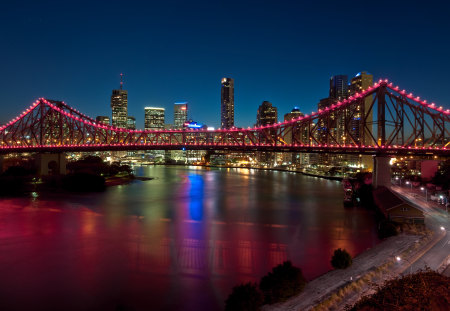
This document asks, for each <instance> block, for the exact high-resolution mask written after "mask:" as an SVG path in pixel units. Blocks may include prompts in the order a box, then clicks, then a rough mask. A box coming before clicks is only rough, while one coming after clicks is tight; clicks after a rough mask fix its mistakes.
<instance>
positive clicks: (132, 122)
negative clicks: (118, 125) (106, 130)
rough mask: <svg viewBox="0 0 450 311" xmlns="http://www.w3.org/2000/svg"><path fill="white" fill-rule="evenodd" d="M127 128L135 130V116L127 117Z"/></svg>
mask: <svg viewBox="0 0 450 311" xmlns="http://www.w3.org/2000/svg"><path fill="white" fill-rule="evenodd" d="M127 129H129V130H135V129H136V118H135V117H132V116H128V117H127Z"/></svg>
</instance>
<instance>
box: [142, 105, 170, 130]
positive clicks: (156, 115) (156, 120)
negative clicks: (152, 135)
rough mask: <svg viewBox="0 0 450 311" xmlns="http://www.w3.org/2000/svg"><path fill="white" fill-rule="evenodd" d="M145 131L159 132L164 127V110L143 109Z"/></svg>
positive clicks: (154, 108)
mask: <svg viewBox="0 0 450 311" xmlns="http://www.w3.org/2000/svg"><path fill="white" fill-rule="evenodd" d="M144 111H145V122H144V123H145V130H161V129H164V127H165V114H166V110H165V109H164V108H158V107H145V108H144Z"/></svg>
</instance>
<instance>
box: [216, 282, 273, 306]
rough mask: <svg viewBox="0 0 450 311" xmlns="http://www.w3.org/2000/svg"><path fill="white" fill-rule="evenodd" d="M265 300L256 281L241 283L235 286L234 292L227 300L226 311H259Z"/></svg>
mask: <svg viewBox="0 0 450 311" xmlns="http://www.w3.org/2000/svg"><path fill="white" fill-rule="evenodd" d="M263 301H264V298H263V295H262V293H261V292H260V291H259V290H258V287H257V285H256V283H247V284H241V285H238V286H235V287H233V291H232V293H231V294H230V295H229V296H228V298H227V300H225V310H226V311H228V310H229V311H241V310H242V311H244V310H245V311H257V310H259V308H260V307H261V306H262V304H263Z"/></svg>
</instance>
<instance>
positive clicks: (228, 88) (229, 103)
mask: <svg viewBox="0 0 450 311" xmlns="http://www.w3.org/2000/svg"><path fill="white" fill-rule="evenodd" d="M220 94H221V96H220V124H221V128H223V129H229V128H232V127H233V126H234V80H233V79H231V78H222V88H221V91H220Z"/></svg>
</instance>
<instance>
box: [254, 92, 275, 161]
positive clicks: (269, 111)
mask: <svg viewBox="0 0 450 311" xmlns="http://www.w3.org/2000/svg"><path fill="white" fill-rule="evenodd" d="M277 122H278V111H277V107H274V106H272V103H270V102H268V101H263V103H262V104H261V105H260V106H259V107H258V112H257V115H256V126H264V125H270V124H274V123H277ZM276 135H277V133H276V130H271V131H270V136H271V138H270V139H271V141H269V140H268V139H267V137H265V136H261V137H260V139H261V140H262V141H264V140H266V141H265V143H269V144H273V143H274V142H275V140H276ZM258 160H259V163H260V164H261V165H264V166H274V165H275V160H276V154H275V153H274V152H259V153H258Z"/></svg>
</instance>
